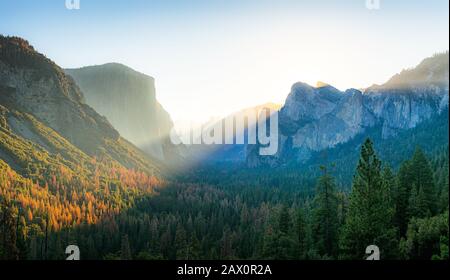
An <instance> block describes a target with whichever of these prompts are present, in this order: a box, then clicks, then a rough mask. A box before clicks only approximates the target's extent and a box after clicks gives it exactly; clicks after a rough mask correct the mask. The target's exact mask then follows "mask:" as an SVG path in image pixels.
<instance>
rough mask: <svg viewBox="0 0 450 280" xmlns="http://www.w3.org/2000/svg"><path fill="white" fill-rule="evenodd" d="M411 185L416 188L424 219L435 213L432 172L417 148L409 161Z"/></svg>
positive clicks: (435, 198) (434, 191)
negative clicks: (422, 207)
mask: <svg viewBox="0 0 450 280" xmlns="http://www.w3.org/2000/svg"><path fill="white" fill-rule="evenodd" d="M410 168H411V174H412V182H410V184H411V185H415V186H416V187H417V196H418V198H420V199H421V201H418V203H419V204H423V206H424V207H425V209H423V210H424V211H425V212H426V213H421V214H425V215H426V217H430V216H432V215H435V214H436V213H437V203H436V201H437V197H436V185H435V183H434V178H433V171H432V169H431V166H430V163H429V161H428V159H427V157H426V156H425V154H424V153H423V151H422V149H420V148H419V147H418V148H417V149H416V151H415V153H414V156H413V158H412V161H411V166H410Z"/></svg>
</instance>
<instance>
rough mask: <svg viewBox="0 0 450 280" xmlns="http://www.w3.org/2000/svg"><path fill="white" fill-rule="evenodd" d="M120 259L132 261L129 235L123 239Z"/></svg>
mask: <svg viewBox="0 0 450 280" xmlns="http://www.w3.org/2000/svg"><path fill="white" fill-rule="evenodd" d="M120 259H121V260H123V261H129V260H131V249H130V242H129V241H128V235H124V236H123V237H122V244H121V251H120Z"/></svg>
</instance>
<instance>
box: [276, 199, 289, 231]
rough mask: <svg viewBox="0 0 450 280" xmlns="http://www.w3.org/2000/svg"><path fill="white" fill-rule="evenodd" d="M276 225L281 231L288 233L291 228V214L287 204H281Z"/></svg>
mask: <svg viewBox="0 0 450 280" xmlns="http://www.w3.org/2000/svg"><path fill="white" fill-rule="evenodd" d="M278 225H279V229H280V232H281V233H284V234H288V232H289V229H290V228H291V215H290V214H289V208H288V207H287V206H283V208H282V209H281V213H280V218H279V222H278Z"/></svg>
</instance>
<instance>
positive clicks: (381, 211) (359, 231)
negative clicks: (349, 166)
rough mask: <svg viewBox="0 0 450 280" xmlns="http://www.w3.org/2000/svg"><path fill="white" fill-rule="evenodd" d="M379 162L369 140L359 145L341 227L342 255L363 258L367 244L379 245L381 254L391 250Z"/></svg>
mask: <svg viewBox="0 0 450 280" xmlns="http://www.w3.org/2000/svg"><path fill="white" fill-rule="evenodd" d="M387 196H388V194H387V193H386V190H385V188H384V187H383V178H382V175H381V162H380V160H379V159H378V157H377V155H376V154H375V151H374V149H373V144H372V141H371V140H370V139H367V140H366V141H365V143H364V144H363V146H362V148H361V157H360V160H359V163H358V167H357V170H356V174H355V176H354V179H353V186H352V192H351V194H350V200H349V209H348V214H347V218H346V222H345V225H344V228H343V234H342V240H341V247H342V250H343V257H344V258H350V259H363V258H364V256H365V249H366V248H367V247H368V246H370V245H376V246H378V247H379V248H380V251H381V254H382V257H386V256H388V255H390V254H392V253H391V252H392V251H393V248H392V246H393V245H392V243H393V240H395V231H394V229H393V226H392V215H393V210H392V209H391V208H390V207H389V203H388V202H386V200H385V198H386V197H387Z"/></svg>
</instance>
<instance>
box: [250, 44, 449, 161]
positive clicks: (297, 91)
mask: <svg viewBox="0 0 450 280" xmlns="http://www.w3.org/2000/svg"><path fill="white" fill-rule="evenodd" d="M448 59H449V56H448V52H446V53H443V54H438V55H435V56H433V57H431V58H427V59H425V60H424V61H423V62H422V63H421V64H420V65H418V66H417V67H416V68H414V69H410V70H404V71H402V72H401V73H400V74H397V75H395V76H394V77H392V78H391V79H390V80H389V81H388V82H387V83H386V84H384V85H381V86H377V85H375V86H372V87H370V88H368V89H365V90H363V91H360V90H356V89H350V90H347V91H345V92H341V91H339V90H337V89H335V88H333V87H332V86H329V85H326V84H323V83H322V84H320V86H318V87H312V86H309V85H307V84H304V83H297V84H295V85H294V86H293V87H292V90H291V93H290V94H289V96H288V98H287V100H286V103H285V105H284V107H283V108H282V109H281V111H280V114H279V131H280V135H279V143H280V147H279V150H278V153H277V155H276V156H274V157H260V156H258V155H257V154H256V151H257V149H255V147H252V148H250V149H249V153H248V155H247V163H248V165H249V166H251V167H256V166H259V165H263V164H269V165H272V166H273V165H280V164H283V163H286V162H287V161H289V160H296V161H300V162H301V161H305V160H307V159H308V158H309V156H310V154H311V152H315V151H321V150H323V149H326V148H330V147H334V146H335V145H337V144H341V143H345V142H347V141H349V140H351V139H352V138H353V137H355V136H356V135H358V134H362V133H364V132H365V131H366V129H368V128H371V127H374V126H380V127H382V137H383V138H384V139H386V138H388V137H392V136H395V135H396V133H397V132H398V131H400V130H404V129H411V128H414V127H415V126H416V125H417V124H419V123H421V122H422V121H424V120H427V119H429V118H430V117H432V116H433V115H435V114H440V112H442V111H443V110H444V109H445V108H447V107H448V95H449V91H448V89H449V82H448V80H449V67H448Z"/></svg>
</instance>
